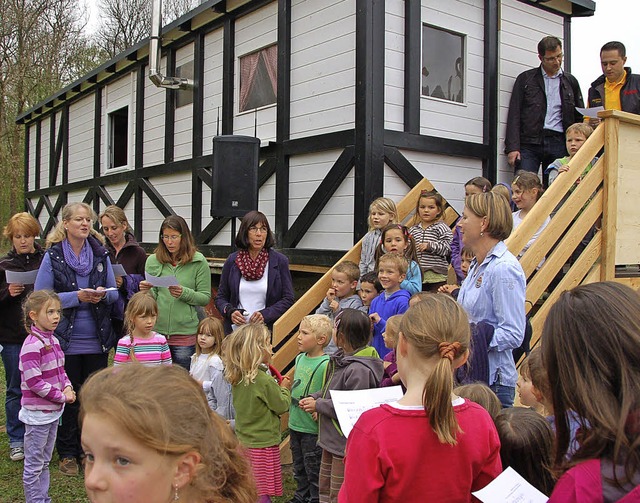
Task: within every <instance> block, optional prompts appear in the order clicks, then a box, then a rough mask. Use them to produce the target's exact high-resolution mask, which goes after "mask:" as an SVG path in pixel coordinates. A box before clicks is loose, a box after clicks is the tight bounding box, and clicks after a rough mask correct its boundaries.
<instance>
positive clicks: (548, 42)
mask: <svg viewBox="0 0 640 503" xmlns="http://www.w3.org/2000/svg"><path fill="white" fill-rule="evenodd" d="M558 47H560V49H562V42H560V39H559V38H558V37H554V36H553V35H549V36H547V37H544V38H543V39H542V40H540V42H538V56H540V57H541V58H542V57H544V55H545V54H546V53H547V51H555V50H556V49H557V48H558Z"/></svg>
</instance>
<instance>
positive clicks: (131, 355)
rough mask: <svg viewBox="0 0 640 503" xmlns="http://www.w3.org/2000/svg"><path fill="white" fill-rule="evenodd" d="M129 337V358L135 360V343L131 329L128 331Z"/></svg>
mask: <svg viewBox="0 0 640 503" xmlns="http://www.w3.org/2000/svg"><path fill="white" fill-rule="evenodd" d="M129 339H131V345H130V346H129V360H131V361H132V362H137V361H138V359H137V358H136V343H135V340H134V339H133V330H132V331H131V332H129Z"/></svg>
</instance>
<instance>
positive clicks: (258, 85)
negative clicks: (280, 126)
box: [239, 44, 278, 112]
mask: <svg viewBox="0 0 640 503" xmlns="http://www.w3.org/2000/svg"><path fill="white" fill-rule="evenodd" d="M277 84H278V46H277V45H275V44H274V45H271V46H269V47H265V48H264V49H260V50H259V51H256V52H252V53H251V54H247V55H245V56H242V57H241V58H240V100H239V103H240V107H239V110H240V112H246V111H247V110H253V109H254V108H260V107H264V106H267V105H273V104H274V103H275V102H276V96H277V91H278V85H277Z"/></svg>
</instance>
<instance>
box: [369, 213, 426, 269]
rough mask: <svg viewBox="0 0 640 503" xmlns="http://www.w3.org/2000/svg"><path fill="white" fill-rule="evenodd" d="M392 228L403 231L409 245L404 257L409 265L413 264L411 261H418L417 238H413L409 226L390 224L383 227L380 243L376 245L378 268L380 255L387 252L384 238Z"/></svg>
mask: <svg viewBox="0 0 640 503" xmlns="http://www.w3.org/2000/svg"><path fill="white" fill-rule="evenodd" d="M392 230H399V231H400V232H402V236H403V237H404V240H405V242H406V243H408V245H409V246H407V249H406V250H405V251H404V258H406V259H407V262H409V265H411V262H416V263H418V256H417V254H416V241H415V239H413V236H412V235H411V233H410V232H409V228H408V227H407V226H405V225H402V224H389V225H387V226H386V227H385V228H384V229H382V234H381V236H380V244H379V245H378V246H377V247H376V270H377V269H378V261H379V260H380V257H382V256H383V255H385V254H386V253H387V252H386V250H385V249H384V238H385V236H386V235H387V232H389V231H392Z"/></svg>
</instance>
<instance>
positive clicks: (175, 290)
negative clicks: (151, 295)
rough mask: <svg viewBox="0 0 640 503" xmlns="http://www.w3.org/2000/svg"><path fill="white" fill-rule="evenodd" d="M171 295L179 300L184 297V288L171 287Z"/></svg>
mask: <svg viewBox="0 0 640 503" xmlns="http://www.w3.org/2000/svg"><path fill="white" fill-rule="evenodd" d="M169 293H170V294H171V296H172V297H174V298H176V299H177V298H179V297H180V295H182V287H181V286H180V285H173V286H170V287H169Z"/></svg>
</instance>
